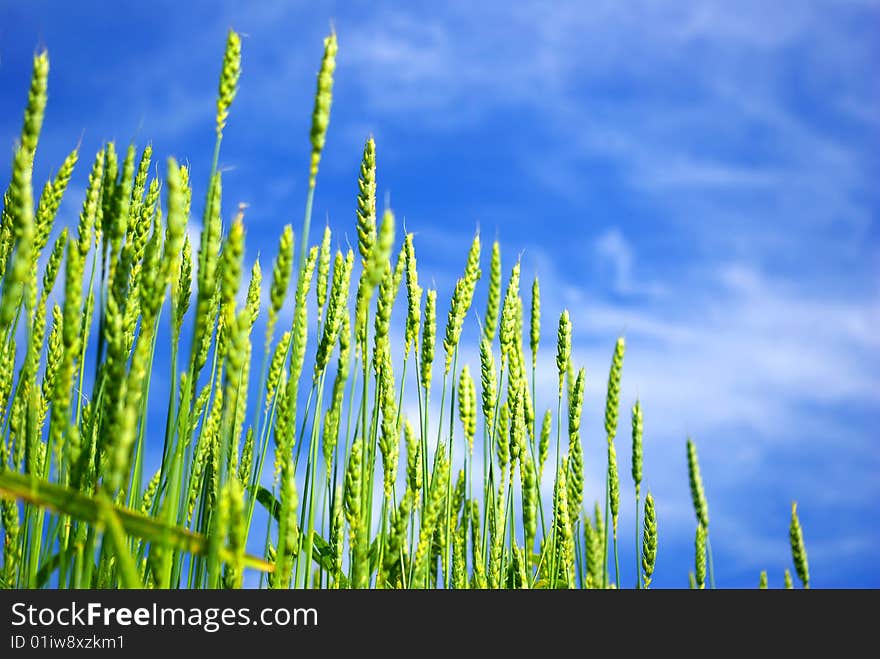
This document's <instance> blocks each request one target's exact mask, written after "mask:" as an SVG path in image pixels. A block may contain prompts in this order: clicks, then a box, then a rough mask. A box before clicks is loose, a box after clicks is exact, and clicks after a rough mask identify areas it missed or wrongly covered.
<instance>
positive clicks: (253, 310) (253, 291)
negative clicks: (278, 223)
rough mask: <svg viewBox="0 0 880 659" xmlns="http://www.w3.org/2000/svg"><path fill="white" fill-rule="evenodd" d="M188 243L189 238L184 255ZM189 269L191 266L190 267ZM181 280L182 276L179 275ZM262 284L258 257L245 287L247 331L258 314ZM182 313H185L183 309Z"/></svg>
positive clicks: (255, 320) (261, 272)
mask: <svg viewBox="0 0 880 659" xmlns="http://www.w3.org/2000/svg"><path fill="white" fill-rule="evenodd" d="M188 245H189V239H188V238H187V241H186V243H185V248H184V256H185V255H186V253H187V249H186V247H188ZM190 269H191V268H190ZM181 271H183V265H181ZM181 281H183V278H182V277H181ZM262 286H263V270H262V268H261V267H260V259H259V258H257V259H254V264H253V266H251V279H250V282H249V283H248V289H247V297H245V302H244V307H245V309H246V310H247V312H248V316H249V318H248V331H250V329H251V328H252V327H253V326H254V324H255V323H256V322H257V318H258V317H259V315H260V303H261V293H262ZM188 297H189V293H187V299H188ZM184 313H186V312H185V311H184Z"/></svg>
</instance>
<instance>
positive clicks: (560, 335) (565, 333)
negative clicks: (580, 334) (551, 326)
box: [556, 309, 571, 396]
mask: <svg viewBox="0 0 880 659" xmlns="http://www.w3.org/2000/svg"><path fill="white" fill-rule="evenodd" d="M570 359H571V319H570V318H569V315H568V309H566V310H565V311H563V312H562V314H561V315H560V316H559V326H558V328H557V330H556V369H557V371H558V372H559V395H560V396H561V395H562V386H563V383H564V382H565V374H566V372H567V371H568V365H569V360H570Z"/></svg>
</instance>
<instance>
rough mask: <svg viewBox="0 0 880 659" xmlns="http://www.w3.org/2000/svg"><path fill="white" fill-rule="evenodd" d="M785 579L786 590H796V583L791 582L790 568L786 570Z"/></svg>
mask: <svg viewBox="0 0 880 659" xmlns="http://www.w3.org/2000/svg"><path fill="white" fill-rule="evenodd" d="M783 579H784V582H785V589H786V590H792V589H793V588H794V583H793V582H792V580H791V572H790V571H789V570H788V568H785V574H784V575H783Z"/></svg>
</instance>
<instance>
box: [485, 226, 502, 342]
mask: <svg viewBox="0 0 880 659" xmlns="http://www.w3.org/2000/svg"><path fill="white" fill-rule="evenodd" d="M500 308H501V247H500V246H499V245H498V241H497V240H496V241H495V242H493V243H492V260H491V262H490V264H489V293H488V297H487V298H486V315H485V316H484V317H483V338H485V339H488V340H489V342H490V343H491V341H492V340H493V339H494V338H495V332H496V331H497V330H498V312H499V311H500Z"/></svg>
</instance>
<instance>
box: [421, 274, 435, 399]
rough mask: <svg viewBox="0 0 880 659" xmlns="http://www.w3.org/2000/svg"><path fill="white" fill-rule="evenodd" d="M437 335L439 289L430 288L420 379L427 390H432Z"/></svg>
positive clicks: (423, 330)
mask: <svg viewBox="0 0 880 659" xmlns="http://www.w3.org/2000/svg"><path fill="white" fill-rule="evenodd" d="M436 336H437V291H435V290H434V289H428V293H427V295H426V296H425V319H424V321H423V322H422V354H421V362H420V364H419V367H420V372H419V376H420V381H421V385H422V387H423V388H424V389H425V391H426V392H429V391H430V390H431V375H432V372H433V371H432V368H431V367H432V365H433V364H434V340H435V339H436Z"/></svg>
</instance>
